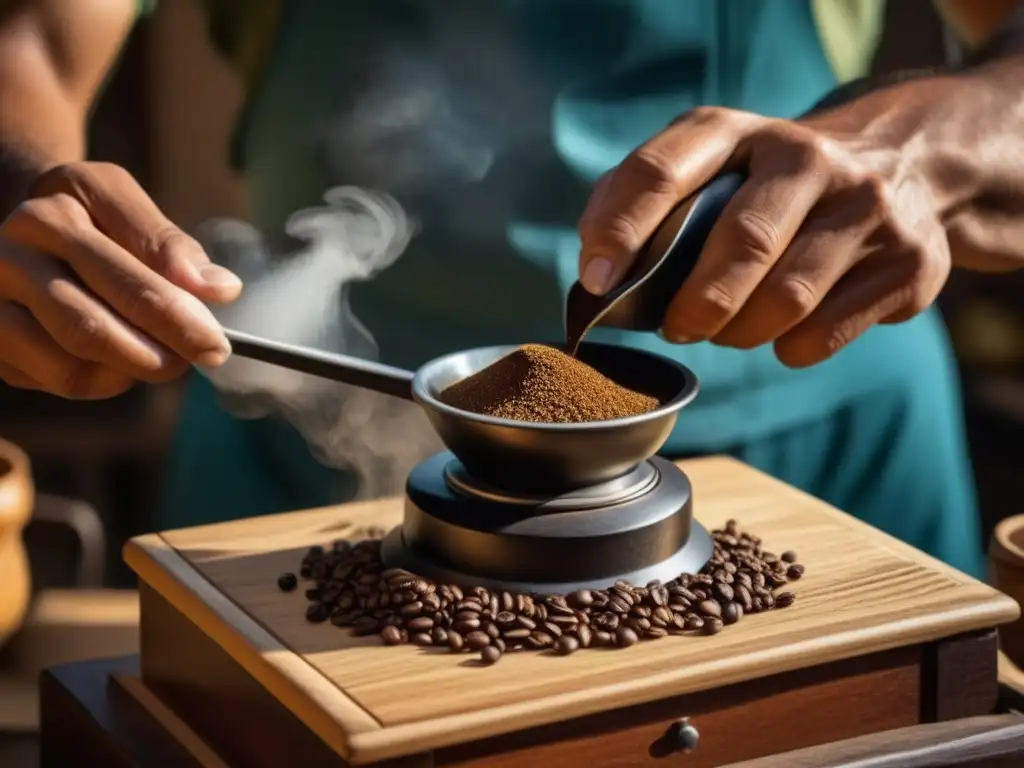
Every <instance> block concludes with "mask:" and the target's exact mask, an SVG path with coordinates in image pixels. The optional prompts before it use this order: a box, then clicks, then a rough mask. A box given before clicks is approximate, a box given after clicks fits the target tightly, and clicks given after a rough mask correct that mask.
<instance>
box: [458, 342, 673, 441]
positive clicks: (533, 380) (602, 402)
mask: <svg viewBox="0 0 1024 768" xmlns="http://www.w3.org/2000/svg"><path fill="white" fill-rule="evenodd" d="M441 400H442V401H443V402H445V403H447V404H448V405H450V406H452V407H453V408H459V409H460V410H463V411H469V412H471V413H480V414H483V415H485V416H496V417H497V418H500V419H513V420H515V421H533V422H546V423H554V422H561V423H578V422H584V421H605V420H608V419H621V418H623V417H626V416H635V415H636V414H639V413H647V412H648V411H653V410H654V409H655V408H657V407H658V406H659V405H660V403H659V402H658V399H657V398H654V397H650V396H649V395H644V394H641V393H639V392H634V391H633V390H631V389H626V388H625V387H622V386H619V385H618V384H616V383H615V382H614V381H612V380H611V379H609V378H608V377H606V376H604V375H603V374H601V373H598V372H597V371H595V370H594V369H593V368H591V367H590V366H589V365H587V364H586V363H584V362H581V361H580V360H577V359H576V358H574V357H571V356H569V355H567V354H565V353H564V352H562V351H561V350H558V349H555V348H554V347H546V346H544V345H543V344H526V345H524V346H522V347H520V348H519V349H517V350H516V351H515V352H513V353H512V354H510V355H506V356H505V357H503V358H501V359H500V360H497V361H496V362H494V363H491V364H490V365H489V366H487V367H486V368H484V369H483V370H481V371H478V372H477V373H474V374H473V375H472V376H469V377H467V378H465V379H463V380H462V381H459V382H456V383H455V384H452V385H451V386H450V387H448V388H447V389H446V390H444V391H443V392H442V393H441Z"/></svg>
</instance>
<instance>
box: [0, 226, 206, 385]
mask: <svg viewBox="0 0 1024 768" xmlns="http://www.w3.org/2000/svg"><path fill="white" fill-rule="evenodd" d="M0 259H3V261H4V264H5V266H4V270H3V273H2V274H3V276H4V277H5V279H4V280H3V281H2V284H0V298H6V299H14V298H17V300H18V302H19V303H20V304H22V305H24V306H25V307H26V308H27V309H28V310H29V311H30V312H31V313H32V314H33V315H34V316H35V318H36V320H37V321H38V322H39V323H40V324H41V325H42V326H43V328H44V329H45V330H46V332H47V333H49V334H50V336H51V337H52V338H53V339H54V341H56V342H57V343H58V344H59V345H60V346H61V347H63V349H64V350H65V351H67V352H68V353H69V354H71V355H73V356H75V357H79V358H82V359H84V360H88V361H91V362H94V363H100V364H102V365H106V366H108V367H110V368H114V369H115V370H118V371H120V372H121V373H123V374H125V375H126V376H128V377H130V378H133V379H139V380H141V381H146V382H149V383H153V384H156V383H160V382H163V381H169V380H171V379H174V378H177V377H178V376H180V375H181V374H182V373H184V372H185V370H186V369H187V368H188V361H186V360H184V359H183V358H182V357H181V356H180V355H177V354H175V353H174V352H172V351H171V350H170V349H168V348H167V347H165V346H164V345H162V344H160V343H158V342H157V341H155V340H154V339H152V338H150V337H149V336H148V335H146V334H145V333H143V332H142V331H140V330H138V329H137V328H134V327H132V326H131V325H129V324H127V323H126V322H124V321H123V320H122V319H121V318H119V317H118V316H117V315H116V314H114V312H113V311H112V310H111V309H110V307H109V306H107V305H106V304H105V303H104V302H103V301H101V300H100V299H99V298H97V297H96V296H95V295H94V294H93V293H92V292H91V291H89V290H88V289H87V288H85V287H83V286H82V285H81V284H80V283H79V282H78V280H77V279H76V278H75V276H74V274H73V273H72V272H71V270H70V269H69V268H68V267H67V266H66V265H65V264H64V263H62V262H60V261H58V260H57V259H54V258H53V257H51V256H47V255H46V254H43V253H39V252H36V251H33V250H32V249H29V248H26V247H22V246H19V245H17V244H14V243H5V244H4V246H3V249H2V251H0Z"/></svg>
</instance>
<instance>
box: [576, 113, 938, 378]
mask: <svg viewBox="0 0 1024 768" xmlns="http://www.w3.org/2000/svg"><path fill="white" fill-rule="evenodd" d="M913 107H914V108H912V109H907V110H905V111H904V112H902V113H898V114H896V113H895V112H894V109H893V107H892V99H891V98H890V96H889V95H886V94H882V95H879V96H875V97H871V98H867V99H862V100H859V101H858V102H856V103H854V104H851V105H845V106H843V107H840V108H838V109H835V110H832V111H829V112H828V113H825V114H822V115H820V116H814V117H810V118H808V119H805V120H800V121H796V122H792V121H786V120H778V119H773V118H765V117H761V116H758V115H754V114H750V113H746V112H738V111H733V110H728V109H720V108H699V109H696V110H693V111H692V112H689V113H687V114H685V115H683V116H682V117H681V118H679V119H678V120H677V121H675V122H674V123H673V124H672V125H670V126H669V127H668V128H667V129H666V130H665V131H663V132H662V133H661V134H659V135H658V136H656V137H654V138H653V139H651V140H650V141H648V142H647V143H646V144H644V145H643V146H641V147H639V148H638V149H637V150H636V151H634V152H633V153H632V154H631V155H630V156H629V157H627V158H626V160H625V161H624V162H623V163H622V164H621V165H619V166H618V167H617V168H615V169H614V170H612V171H611V172H609V173H608V174H607V175H606V176H605V177H604V178H603V179H602V180H601V181H600V182H599V184H598V186H597V188H596V189H595V191H594V194H593V195H592V197H591V199H590V202H589V203H588V206H587V208H586V211H585V212H584V215H583V217H582V219H581V221H580V238H581V243H582V249H581V252H580V280H581V282H582V283H583V285H584V287H585V288H587V289H588V290H589V291H590V292H591V293H597V294H603V293H605V292H607V291H608V290H609V289H611V288H613V287H614V286H615V285H616V284H617V283H618V282H619V280H621V278H622V277H623V275H624V274H625V272H626V270H627V269H628V267H629V265H630V264H631V262H632V261H633V259H634V257H635V254H636V253H637V251H638V250H639V249H640V248H641V247H642V245H643V244H644V243H645V241H646V240H647V239H648V238H649V237H650V235H651V234H652V233H653V232H654V231H655V230H656V229H657V227H658V225H659V224H660V223H661V221H662V220H663V219H664V218H665V216H666V215H668V213H669V212H670V211H671V210H672V209H673V208H674V207H675V206H676V205H677V204H678V203H679V202H680V201H681V200H684V199H685V198H687V197H689V196H690V195H692V194H693V193H694V192H696V191H697V190H698V189H699V188H700V187H702V186H703V185H704V184H706V183H707V182H708V181H709V180H711V179H712V178H713V177H714V176H715V175H717V174H718V173H720V172H721V171H723V170H738V169H744V170H746V172H747V174H748V177H747V181H746V183H745V184H744V185H743V186H742V187H741V188H740V190H739V191H738V192H737V194H736V195H735V196H734V197H733V199H732V200H731V201H730V202H729V204H728V205H727V206H726V208H725V210H724V211H723V212H722V215H721V217H720V218H719V220H718V221H717V222H716V224H715V227H714V228H713V230H712V232H711V234H710V235H709V237H708V240H707V242H706V244H705V246H704V249H703V252H702V254H701V256H700V259H699V261H698V263H697V265H696V266H695V268H694V270H693V272H692V273H691V275H690V277H689V278H688V279H687V280H686V282H685V283H684V284H683V285H682V286H681V287H680V288H679V290H678V292H677V293H676V295H675V297H674V298H673V300H672V303H671V305H670V307H669V309H668V312H667V313H666V315H665V318H664V320H663V324H662V334H663V335H664V337H665V338H666V339H668V340H669V341H673V342H679V343H685V342H696V341H704V340H710V341H712V342H714V343H716V344H720V345H723V346H729V347H737V348H741V349H750V348H754V347H758V346H761V345H762V344H766V343H769V342H773V343H774V347H775V353H776V355H777V356H778V358H779V360H781V361H782V362H783V363H785V364H786V365H789V366H793V367H802V366H808V365H813V364H815V363H818V362H821V361H822V360H825V359H826V358H828V357H830V356H832V355H833V354H835V353H836V352H837V351H839V350H840V349H842V348H843V347H844V346H846V345H847V344H849V343H850V342H851V341H853V340H854V339H856V338H857V337H858V336H860V335H861V334H862V333H864V331H866V330H867V329H868V328H870V327H871V326H872V325H874V324H876V323H895V322H901V321H904V320H908V319H910V318H911V317H913V316H914V315H916V314H918V313H919V312H921V311H922V310H924V309H925V308H926V307H928V306H929V305H930V304H931V303H932V302H933V301H934V300H935V298H936V296H937V295H938V293H939V291H940V289H941V288H942V286H943V284H944V283H945V281H946V278H947V276H948V274H949V271H950V250H949V244H948V242H947V238H946V232H945V230H944V228H943V224H942V213H943V206H944V205H946V203H947V201H945V200H940V199H939V198H940V197H941V196H942V193H941V192H940V191H939V189H938V185H937V184H934V183H933V178H932V176H933V175H932V173H931V171H932V168H931V166H930V165H929V163H928V162H926V160H927V158H926V152H927V148H926V146H925V145H926V143H927V142H925V141H922V140H921V137H920V136H919V134H918V133H917V132H916V131H917V130H918V127H919V126H920V125H921V123H920V121H918V120H917V118H918V115H917V114H916V111H917V107H918V105H917V104H915V105H913ZM894 115H895V116H894Z"/></svg>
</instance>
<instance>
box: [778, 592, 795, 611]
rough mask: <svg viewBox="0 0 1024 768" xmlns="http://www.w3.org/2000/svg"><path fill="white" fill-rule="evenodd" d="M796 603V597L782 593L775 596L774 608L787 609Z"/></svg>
mask: <svg viewBox="0 0 1024 768" xmlns="http://www.w3.org/2000/svg"><path fill="white" fill-rule="evenodd" d="M795 602H796V595H794V594H793V593H792V592H782V593H780V594H778V595H775V607H776V608H788V607H789V606H791V605H792V604H793V603H795Z"/></svg>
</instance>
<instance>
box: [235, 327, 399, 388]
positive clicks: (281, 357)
mask: <svg viewBox="0 0 1024 768" xmlns="http://www.w3.org/2000/svg"><path fill="white" fill-rule="evenodd" d="M224 335H225V336H227V337H228V341H230V342H231V352H232V354H233V355H238V356H239V357H246V358H249V359H250V360H259V361H260V362H264V363H270V364H271V365H278V366H281V367H282V368H288V369H290V370H293V371H299V372H300V373H308V374H310V375H312V376H319V377H320V378H323V379H331V380H332V381H340V382H342V383H343V384H351V385H352V386H353V387H361V388H362V389H371V390H373V391H375V392H380V393H382V394H385V395H391V396H392V397H400V398H402V399H404V400H412V399H413V397H412V378H413V374H412V373H411V372H409V371H407V370H405V369H403V368H395V367H393V366H390V365H384V364H383V363H376V362H373V361H371V360H363V359H362V358H358V357H352V356H350V355H341V354H338V353H336V352H324V351H322V350H319V349H312V348H310V347H303V346H300V345H297V344H286V343H284V342H281V341H273V340H271V339H265V338H262V337H260V336H253V335H251V334H248V333H243V332H242V331H236V330H232V329H230V328H225V329H224Z"/></svg>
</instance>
